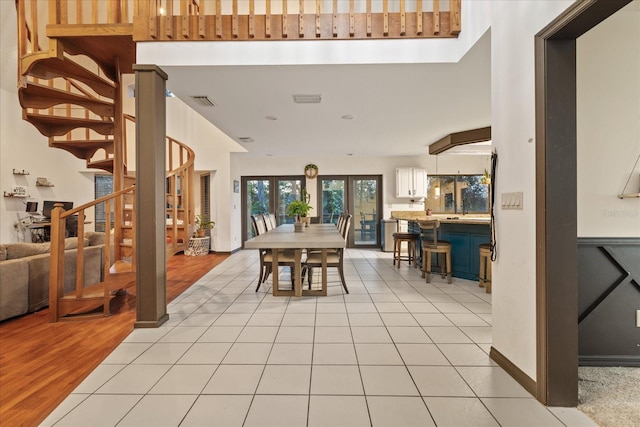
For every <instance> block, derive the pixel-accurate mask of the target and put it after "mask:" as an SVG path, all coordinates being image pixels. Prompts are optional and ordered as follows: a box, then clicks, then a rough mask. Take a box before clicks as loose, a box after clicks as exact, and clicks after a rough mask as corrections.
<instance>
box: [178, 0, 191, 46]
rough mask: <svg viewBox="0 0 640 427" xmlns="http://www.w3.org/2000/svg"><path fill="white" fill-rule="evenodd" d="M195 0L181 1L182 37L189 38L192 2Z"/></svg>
mask: <svg viewBox="0 0 640 427" xmlns="http://www.w3.org/2000/svg"><path fill="white" fill-rule="evenodd" d="M192 1H193V0H180V21H182V37H184V38H185V39H188V38H189V35H190V27H191V25H190V23H191V16H190V15H191V13H190V12H191V2H192Z"/></svg>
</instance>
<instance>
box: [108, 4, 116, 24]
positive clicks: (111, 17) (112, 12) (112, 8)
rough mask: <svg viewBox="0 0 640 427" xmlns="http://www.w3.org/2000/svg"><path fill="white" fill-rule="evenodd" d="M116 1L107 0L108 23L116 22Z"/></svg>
mask: <svg viewBox="0 0 640 427" xmlns="http://www.w3.org/2000/svg"><path fill="white" fill-rule="evenodd" d="M115 16H116V2H115V1H114V0H107V24H113V23H115V22H116V19H115Z"/></svg>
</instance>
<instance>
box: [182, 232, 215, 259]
mask: <svg viewBox="0 0 640 427" xmlns="http://www.w3.org/2000/svg"><path fill="white" fill-rule="evenodd" d="M210 242H211V238H210V237H208V236H205V237H191V238H190V239H189V246H188V247H187V249H185V251H184V254H185V255H186V256H202V255H207V254H209V245H210Z"/></svg>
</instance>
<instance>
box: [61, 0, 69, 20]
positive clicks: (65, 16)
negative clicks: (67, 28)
mask: <svg viewBox="0 0 640 427" xmlns="http://www.w3.org/2000/svg"><path fill="white" fill-rule="evenodd" d="M59 1H60V24H63V25H64V24H68V23H69V9H68V8H69V4H68V3H67V0H59Z"/></svg>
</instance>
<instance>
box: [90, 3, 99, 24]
mask: <svg viewBox="0 0 640 427" xmlns="http://www.w3.org/2000/svg"><path fill="white" fill-rule="evenodd" d="M91 23H92V24H97V23H98V0H91Z"/></svg>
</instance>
